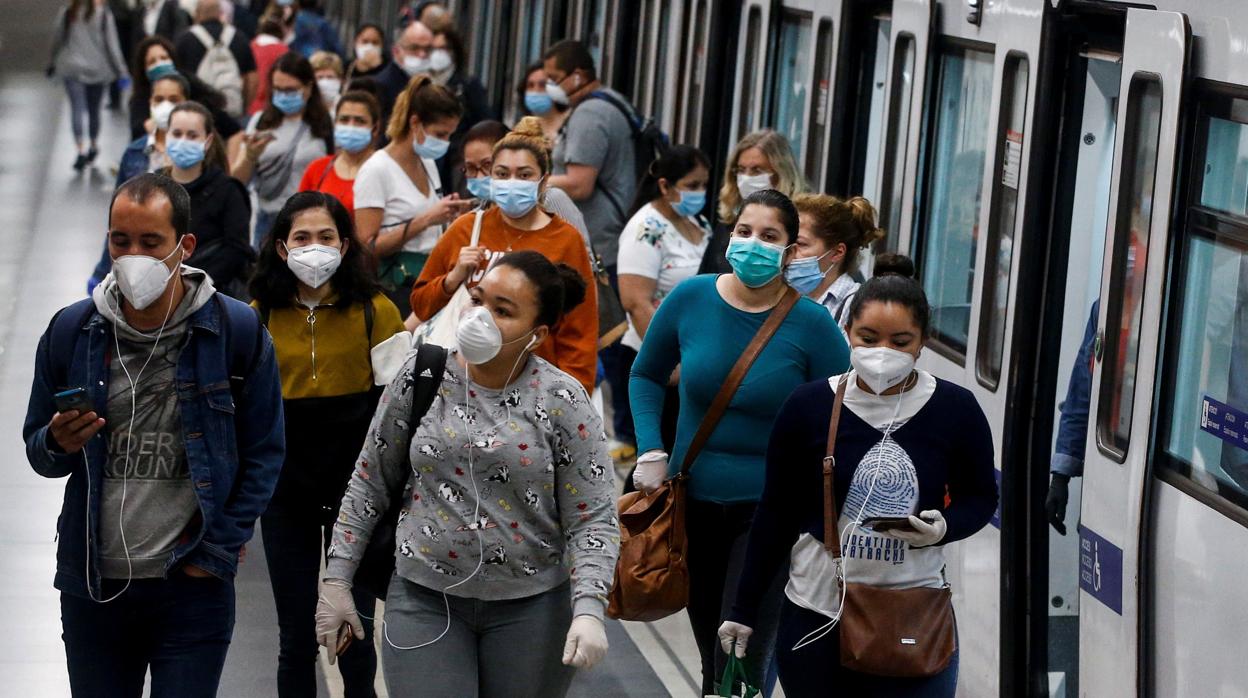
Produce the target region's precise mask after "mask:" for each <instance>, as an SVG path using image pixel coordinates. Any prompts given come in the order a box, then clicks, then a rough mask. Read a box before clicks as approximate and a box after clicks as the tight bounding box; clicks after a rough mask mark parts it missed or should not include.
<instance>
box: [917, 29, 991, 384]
mask: <svg viewBox="0 0 1248 698" xmlns="http://www.w3.org/2000/svg"><path fill="white" fill-rule="evenodd" d="M992 64H993V61H992V53H991V52H990V51H982V50H977V49H970V48H965V47H960V46H949V47H945V48H943V49H941V51H940V53H939V56H938V59H937V66H936V73H935V75H936V77H937V80H936V82H937V91H936V93H935V98H934V100H933V101H932V102H931V103H930V104H928V105H927V110H926V113H925V117H924V118H925V124H927V126H928V132H927V134H926V135H925V137H924V147H923V158H924V161H925V181H924V183H923V190H922V191H923V193H922V196H923V198H924V201H923V204H924V205H923V207H922V210H923V211H924V213H925V215H924V216H923V217H922V220H919V219H916V221H918V225H916V226H915V232H916V236H915V240H916V243H915V249H916V250H918V251H919V268H920V269H921V270H922V282H923V288H924V290H926V291H927V297H928V299H929V300H930V301H931V304H932V322H931V324H932V338H933V339H934V340H935V341H934V348H936V349H937V350H938V351H942V353H945V354H947V355H949V356H950V358H953V359H955V360H961V359H963V358H964V357H965V355H966V342H967V336H968V334H969V333H970V327H971V291H972V288H973V287H974V278H975V246H976V243H977V242H978V240H979V236H980V231H979V209H980V204H981V199H982V194H983V184H984V156H985V152H986V150H987V141H988V117H989V112H990V111H991V109H992V67H993V65H992Z"/></svg>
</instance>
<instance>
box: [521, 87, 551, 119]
mask: <svg viewBox="0 0 1248 698" xmlns="http://www.w3.org/2000/svg"><path fill="white" fill-rule="evenodd" d="M524 108H525V109H528V110H529V113H530V114H533V115H534V116H545V115H547V114H549V113H550V110H551V109H554V108H555V100H553V99H551V98H550V95H549V94H547V93H546V92H525V93H524Z"/></svg>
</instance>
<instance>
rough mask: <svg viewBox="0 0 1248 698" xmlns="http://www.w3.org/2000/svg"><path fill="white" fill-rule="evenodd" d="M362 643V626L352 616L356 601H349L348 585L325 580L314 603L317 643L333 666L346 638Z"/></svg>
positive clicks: (357, 615) (354, 614)
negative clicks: (325, 652)
mask: <svg viewBox="0 0 1248 698" xmlns="http://www.w3.org/2000/svg"><path fill="white" fill-rule="evenodd" d="M352 633H354V634H355V639H357V640H363V639H364V624H363V623H361V622H360V616H359V614H358V613H356V612H355V599H354V598H352V597H351V582H348V581H347V580H345V579H326V580H325V581H323V582H321V597H320V598H319V599H317V602H316V642H317V644H319V645H324V646H325V649H326V650H327V651H328V653H329V663H330V664H333V663H334V661H335V660H336V659H337V657H338V653H339V652H340V651H341V650H340V648H343V647H345V644H344V642H345V641H346V639H347V635H350V634H352Z"/></svg>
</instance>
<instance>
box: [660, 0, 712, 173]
mask: <svg viewBox="0 0 1248 698" xmlns="http://www.w3.org/2000/svg"><path fill="white" fill-rule="evenodd" d="M714 11H715V8H714V6H713V3H712V2H711V0H687V1H686V3H685V18H684V20H683V24H684V25H685V31H684V33H683V34H682V37H681V43H680V46H681V54H682V58H681V69H680V73H679V76H678V78H679V80H680V92H679V96H678V97H677V99H676V100H675V103H674V104H673V105H672V106H673V108H672V110H671V111H672V113H673V115H674V119H673V123H672V125H671V130H669V131H668V133H670V134H671V136H672V140H673V141H674V142H676V143H685V144H688V145H698V144H700V143H701V142H702V117H703V113H704V112H703V109H702V105H703V104H705V102H706V92H707V67H708V60H707V59H708V55H709V53H708V52H709V49H710V35H711V27H712V26H713V13H714ZM712 189H713V187H712Z"/></svg>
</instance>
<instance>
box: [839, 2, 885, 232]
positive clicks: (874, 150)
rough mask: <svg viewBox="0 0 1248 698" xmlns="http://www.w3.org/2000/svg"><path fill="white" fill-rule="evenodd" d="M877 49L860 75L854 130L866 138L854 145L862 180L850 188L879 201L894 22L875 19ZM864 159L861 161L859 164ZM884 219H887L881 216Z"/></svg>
mask: <svg viewBox="0 0 1248 698" xmlns="http://www.w3.org/2000/svg"><path fill="white" fill-rule="evenodd" d="M873 29H874V31H873V34H874V36H875V51H874V52H873V54H872V55H868V56H866V57H864V60H863V64H862V74H861V75H860V76H859V84H860V87H859V99H858V109H859V112H858V114H857V116H856V117H855V118H856V121H857V124H858V125H857V126H855V129H854V130H855V132H857V133H865V134H866V141H865V142H863V141H859V143H858V144H856V145H855V156H854V163H855V165H854V169H855V171H857V170H858V168H859V167H861V168H862V180H861V181H859V182H852V183H851V184H850V187H849V189H850V191H860V192H862V193H863V195H864V196H866V197H867V198H868V199H870V200H872V201H875V202H877V203H878V202H880V196H879V192H878V191H877V190H876V186H877V185H878V184H879V173H880V169H879V168H880V133H881V132H882V131H883V130H884V86H885V84H887V80H888V38H889V34H890V30H891V29H892V22H891V21H889V20H887V19H875V20H873ZM859 163H861V164H859ZM880 220H881V221H884V220H885V219H884V218H883V217H881V219H880Z"/></svg>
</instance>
